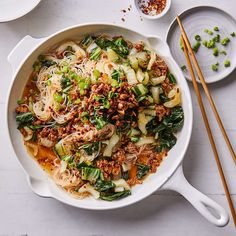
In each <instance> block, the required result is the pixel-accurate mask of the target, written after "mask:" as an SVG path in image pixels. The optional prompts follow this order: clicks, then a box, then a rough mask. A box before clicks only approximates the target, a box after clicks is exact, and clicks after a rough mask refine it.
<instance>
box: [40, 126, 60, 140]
mask: <svg viewBox="0 0 236 236" xmlns="http://www.w3.org/2000/svg"><path fill="white" fill-rule="evenodd" d="M37 137H38V139H40V138H47V139H48V140H50V141H52V142H55V143H56V142H57V141H58V138H59V135H58V131H57V129H54V128H48V127H44V128H43V129H42V130H41V131H40V132H39V133H38V134H37Z"/></svg>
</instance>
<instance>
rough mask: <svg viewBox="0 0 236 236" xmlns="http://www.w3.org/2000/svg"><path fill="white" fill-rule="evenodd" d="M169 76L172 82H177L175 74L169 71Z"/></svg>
mask: <svg viewBox="0 0 236 236" xmlns="http://www.w3.org/2000/svg"><path fill="white" fill-rule="evenodd" d="M167 77H168V78H169V81H170V82H171V83H172V84H176V79H175V76H174V75H173V74H172V73H170V72H168V74H167Z"/></svg>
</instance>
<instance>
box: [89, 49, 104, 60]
mask: <svg viewBox="0 0 236 236" xmlns="http://www.w3.org/2000/svg"><path fill="white" fill-rule="evenodd" d="M101 53H102V49H101V48H100V47H96V48H94V49H93V50H92V52H91V53H90V57H89V58H90V59H91V60H98V59H99V57H100V55H101Z"/></svg>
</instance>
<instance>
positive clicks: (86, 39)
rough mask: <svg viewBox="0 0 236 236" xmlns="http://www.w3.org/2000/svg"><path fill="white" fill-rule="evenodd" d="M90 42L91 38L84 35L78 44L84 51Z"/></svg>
mask: <svg viewBox="0 0 236 236" xmlns="http://www.w3.org/2000/svg"><path fill="white" fill-rule="evenodd" d="M92 42H93V38H92V37H91V36H90V35H86V36H85V37H84V38H83V39H82V41H81V42H80V45H81V46H82V47H83V48H85V49H86V48H87V47H88V46H89V45H90V44H91V43H92Z"/></svg>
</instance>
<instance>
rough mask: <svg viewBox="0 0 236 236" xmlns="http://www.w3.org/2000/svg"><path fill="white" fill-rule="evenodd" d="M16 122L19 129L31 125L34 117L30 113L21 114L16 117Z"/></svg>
mask: <svg viewBox="0 0 236 236" xmlns="http://www.w3.org/2000/svg"><path fill="white" fill-rule="evenodd" d="M16 121H17V122H18V125H19V127H23V126H26V125H29V124H32V122H33V121H34V116H33V114H32V113H31V112H26V113H21V114H18V115H16Z"/></svg>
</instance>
